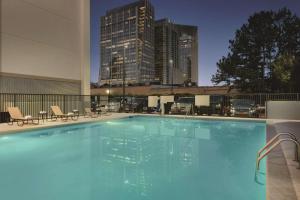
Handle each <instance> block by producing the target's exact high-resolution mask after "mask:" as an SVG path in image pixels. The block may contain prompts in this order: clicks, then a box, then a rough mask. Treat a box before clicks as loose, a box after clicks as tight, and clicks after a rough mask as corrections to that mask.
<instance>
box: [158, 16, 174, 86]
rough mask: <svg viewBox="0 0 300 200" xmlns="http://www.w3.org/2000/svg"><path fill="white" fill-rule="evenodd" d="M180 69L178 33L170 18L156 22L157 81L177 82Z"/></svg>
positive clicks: (162, 82)
mask: <svg viewBox="0 0 300 200" xmlns="http://www.w3.org/2000/svg"><path fill="white" fill-rule="evenodd" d="M176 71H178V33H177V30H176V26H175V25H174V24H173V23H171V21H170V20H168V19H162V20H158V21H156V22H155V81H158V82H160V83H161V84H172V83H174V84H176V83H177V81H176V80H175V79H176V77H177V76H176V75H175V73H176Z"/></svg>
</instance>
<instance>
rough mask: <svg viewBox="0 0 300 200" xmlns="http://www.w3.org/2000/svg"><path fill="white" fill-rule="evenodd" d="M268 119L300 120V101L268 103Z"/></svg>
mask: <svg viewBox="0 0 300 200" xmlns="http://www.w3.org/2000/svg"><path fill="white" fill-rule="evenodd" d="M266 109H267V110H266V112H267V118H268V119H290V120H300V101H268V102H267V108H266Z"/></svg>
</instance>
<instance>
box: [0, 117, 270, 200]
mask: <svg viewBox="0 0 300 200" xmlns="http://www.w3.org/2000/svg"><path fill="white" fill-rule="evenodd" d="M264 132H265V125H264V124H259V123H246V122H245V123H242V122H221V121H199V120H180V119H171V118H153V117H135V118H130V119H122V120H116V121H109V122H105V123H99V124H90V125H78V126H74V127H73V126H72V129H70V127H65V128H58V129H49V130H46V131H35V132H31V133H28V134H25V135H24V134H22V136H20V137H19V138H17V139H16V140H14V141H15V143H12V142H5V141H11V140H10V139H5V140H0V176H1V177H4V180H5V177H6V178H7V179H8V178H9V179H10V180H12V181H13V182H14V183H16V184H12V185H11V186H10V185H8V184H7V183H6V182H3V181H1V180H0V192H1V194H2V195H4V197H7V198H6V199H11V200H15V199H20V198H21V197H24V195H25V194H26V195H29V196H28V199H30V200H35V199H37V200H38V199H43V200H48V199H49V200H50V199H51V200H52V199H59V200H60V199H62V200H69V199H72V200H77V199H78V200H79V199H87V200H89V199H91V200H98V199H109V200H124V199H130V200H143V199H145V200H146V199H150V200H165V199H172V200H182V199H188V200H194V199H195V200H196V199H197V200H198V199H210V200H222V199H230V200H238V199H239V200H240V199H243V200H253V199H260V198H261V197H262V198H263V197H264V195H265V186H264V182H265V175H264V174H260V177H259V180H260V182H259V183H261V184H262V185H260V184H258V183H256V182H255V181H254V180H253V172H254V171H255V155H256V150H257V149H258V148H259V147H260V146H262V144H263V143H264V138H265V134H264ZM29 136H30V137H29ZM41 136H42V137H41ZM15 146H17V147H18V149H22V150H21V151H18V150H17V151H16V150H15ZM33 147H34V148H33ZM37 150H38V151H37ZM8 154H9V155H10V156H8ZM21 163H22V164H21ZM11 165H12V166H17V167H18V166H27V167H26V170H27V171H26V172H27V175H30V176H27V175H26V174H24V173H22V171H19V170H17V169H19V168H13V169H12V168H11ZM10 170H12V171H11V173H3V172H5V171H6V172H7V171H10ZM11 174H13V175H11ZM2 180H3V178H2ZM32 180H34V182H32V184H28V181H29V182H30V181H32ZM42 180H47V182H45V183H43V186H44V187H39V186H38V185H41V184H40V182H41V181H42ZM4 183H5V190H2V189H1V188H4V187H1V186H4ZM35 183H36V184H37V185H35ZM24 185H27V187H25V188H26V189H24V194H23V193H22V191H23V189H22V188H23V187H24ZM28 185H29V186H30V187H28ZM31 185H32V187H31ZM18 187H19V188H18ZM37 187H38V188H39V190H38V191H37V189H36V188H37ZM61 188H64V189H63V191H62V190H61ZM16 189H17V190H18V191H19V194H15V193H13V192H12V191H15V190H16ZM31 190H32V192H31V193H30V192H28V191H31ZM44 194H47V195H46V196H45V195H44ZM57 194H60V196H59V197H57V196H56V195H57ZM18 195H19V196H18ZM26 195H25V196H26ZM22 199H24V198H22Z"/></svg>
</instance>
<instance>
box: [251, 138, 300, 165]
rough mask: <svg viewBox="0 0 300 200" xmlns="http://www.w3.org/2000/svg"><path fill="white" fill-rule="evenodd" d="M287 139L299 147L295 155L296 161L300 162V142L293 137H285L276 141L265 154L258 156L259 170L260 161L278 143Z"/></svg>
mask: <svg viewBox="0 0 300 200" xmlns="http://www.w3.org/2000/svg"><path fill="white" fill-rule="evenodd" d="M285 141H289V142H293V143H295V144H296V146H297V148H296V151H295V155H296V161H297V162H299V160H300V159H299V155H300V152H299V150H300V143H299V142H298V141H297V140H294V139H291V138H285V139H280V140H278V141H277V142H275V143H274V144H273V145H272V146H271V147H270V148H269V149H268V150H267V151H266V152H265V153H264V154H262V155H260V156H259V157H257V158H256V170H259V164H260V161H261V160H262V159H263V158H264V157H265V156H267V155H268V154H269V153H270V152H271V151H272V150H273V149H274V148H275V147H276V146H277V145H279V144H280V143H281V142H285ZM299 168H300V162H299Z"/></svg>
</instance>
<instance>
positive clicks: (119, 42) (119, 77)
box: [99, 0, 155, 85]
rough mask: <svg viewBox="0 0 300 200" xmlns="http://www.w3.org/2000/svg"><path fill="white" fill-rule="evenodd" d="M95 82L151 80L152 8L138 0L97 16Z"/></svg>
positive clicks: (145, 1) (152, 68)
mask: <svg viewBox="0 0 300 200" xmlns="http://www.w3.org/2000/svg"><path fill="white" fill-rule="evenodd" d="M100 34H101V36H100V49H101V50H100V54H101V55H100V58H101V64H100V65H101V66H100V72H99V73H100V75H99V84H100V85H105V84H107V85H108V84H111V85H121V84H123V81H124V82H125V84H140V83H150V82H152V81H153V80H154V75H155V70H154V8H153V6H152V5H151V4H150V2H149V1H148V0H140V1H137V2H134V3H131V4H128V5H125V6H122V7H118V8H115V9H112V10H109V11H107V12H106V15H105V16H103V17H101V30H100Z"/></svg>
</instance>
